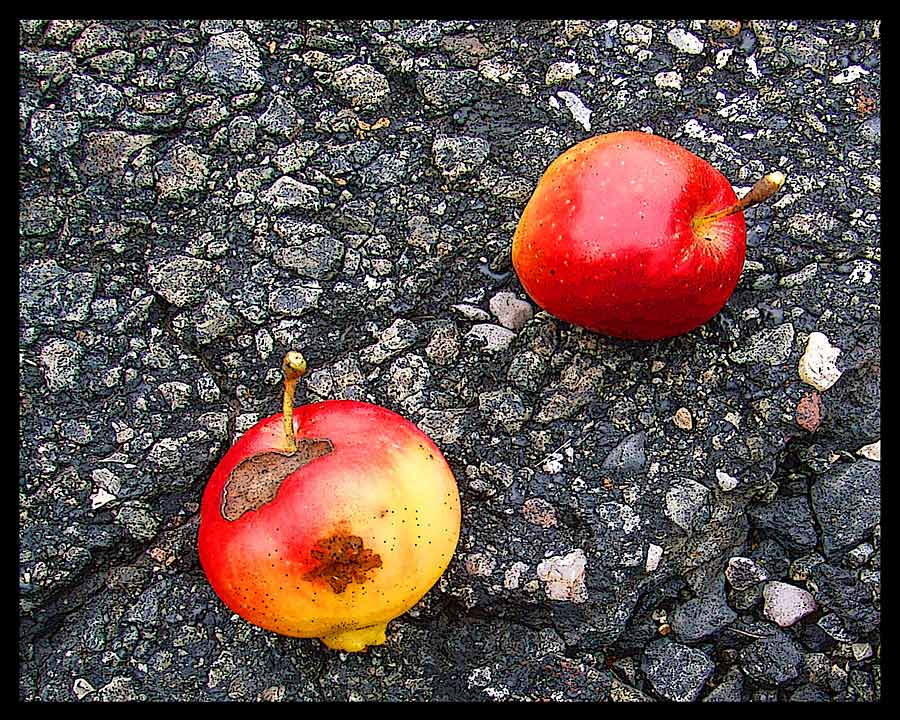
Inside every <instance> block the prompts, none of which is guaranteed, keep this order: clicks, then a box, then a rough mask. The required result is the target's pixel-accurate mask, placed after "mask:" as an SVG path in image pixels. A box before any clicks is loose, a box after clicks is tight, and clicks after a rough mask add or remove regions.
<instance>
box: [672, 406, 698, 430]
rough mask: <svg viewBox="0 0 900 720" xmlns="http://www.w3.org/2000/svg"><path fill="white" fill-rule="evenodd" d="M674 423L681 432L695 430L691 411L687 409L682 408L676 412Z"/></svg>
mask: <svg viewBox="0 0 900 720" xmlns="http://www.w3.org/2000/svg"><path fill="white" fill-rule="evenodd" d="M672 422H673V423H675V427H677V428H680V429H681V430H693V428H694V420H693V418H692V417H691V411H690V410H688V409H687V408H686V407H680V408H678V410H676V411H675V416H674V417H673V418H672Z"/></svg>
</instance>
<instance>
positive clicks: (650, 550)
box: [644, 543, 663, 573]
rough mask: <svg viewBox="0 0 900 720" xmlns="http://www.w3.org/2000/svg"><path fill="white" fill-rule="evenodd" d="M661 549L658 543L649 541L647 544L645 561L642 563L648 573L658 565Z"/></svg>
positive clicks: (660, 558) (661, 554) (661, 553)
mask: <svg viewBox="0 0 900 720" xmlns="http://www.w3.org/2000/svg"><path fill="white" fill-rule="evenodd" d="M662 556H663V549H662V548H661V547H660V546H659V545H654V544H653V543H650V544H649V545H647V561H646V562H645V563H644V569H645V570H646V571H647V572H648V573H652V572H653V571H654V570H656V568H658V567H659V561H660V560H662Z"/></svg>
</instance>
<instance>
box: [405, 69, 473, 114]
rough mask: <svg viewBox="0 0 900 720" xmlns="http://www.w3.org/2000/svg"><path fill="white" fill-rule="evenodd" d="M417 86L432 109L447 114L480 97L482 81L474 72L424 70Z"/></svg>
mask: <svg viewBox="0 0 900 720" xmlns="http://www.w3.org/2000/svg"><path fill="white" fill-rule="evenodd" d="M416 85H417V87H418V88H419V92H421V93H422V96H423V97H424V98H425V101H426V102H427V103H428V104H429V105H430V106H431V107H432V108H434V109H435V110H436V111H438V112H447V111H449V110H452V109H454V108H457V107H459V106H461V105H465V104H467V103H469V102H471V101H473V100H474V99H475V98H476V97H478V91H479V88H480V85H481V79H480V77H479V75H478V73H477V72H476V71H474V70H422V71H421V72H419V73H418V74H417V75H416Z"/></svg>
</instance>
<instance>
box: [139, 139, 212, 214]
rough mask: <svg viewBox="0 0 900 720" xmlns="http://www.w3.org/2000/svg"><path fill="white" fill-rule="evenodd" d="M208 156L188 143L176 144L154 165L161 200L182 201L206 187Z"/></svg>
mask: <svg viewBox="0 0 900 720" xmlns="http://www.w3.org/2000/svg"><path fill="white" fill-rule="evenodd" d="M208 162H209V157H208V156H207V155H202V154H200V153H198V152H197V151H196V150H194V149H193V148H192V147H190V146H188V145H182V144H176V145H174V146H173V147H172V149H171V150H169V152H168V153H166V155H165V156H164V157H163V158H162V160H160V161H159V162H158V163H156V165H155V166H154V168H153V169H154V171H155V173H156V189H157V190H158V191H159V199H160V200H161V201H162V202H175V203H177V202H184V201H185V200H187V199H188V198H189V197H191V196H192V195H194V194H196V193H198V192H200V191H202V190H204V189H205V188H206V179H207V178H208V177H209V165H208Z"/></svg>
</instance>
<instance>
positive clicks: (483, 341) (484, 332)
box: [466, 323, 516, 353]
mask: <svg viewBox="0 0 900 720" xmlns="http://www.w3.org/2000/svg"><path fill="white" fill-rule="evenodd" d="M466 337H467V338H471V339H472V340H474V342H475V343H476V345H477V346H478V347H480V348H481V349H483V350H484V351H485V352H488V353H498V352H503V351H504V350H506V349H507V348H508V347H509V346H510V345H511V344H512V342H513V340H515V339H516V334H515V333H514V332H513V331H512V330H509V329H507V328H505V327H500V326H499V325H492V324H490V323H478V324H476V325H473V326H472V328H471V329H470V330H469V332H467V333H466Z"/></svg>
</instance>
